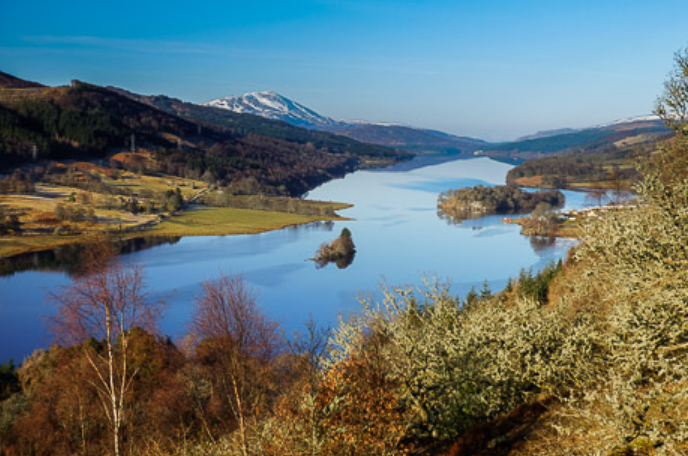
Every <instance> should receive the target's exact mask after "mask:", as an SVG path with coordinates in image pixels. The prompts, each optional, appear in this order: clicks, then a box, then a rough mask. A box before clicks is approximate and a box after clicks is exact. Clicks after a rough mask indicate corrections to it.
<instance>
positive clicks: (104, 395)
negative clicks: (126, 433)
mask: <svg viewBox="0 0 688 456" xmlns="http://www.w3.org/2000/svg"><path fill="white" fill-rule="evenodd" d="M110 254H111V252H110V251H109V248H108V247H107V246H106V245H105V244H100V245H98V246H96V247H95V248H94V249H93V250H92V252H91V254H90V255H89V260H88V265H87V270H86V273H85V274H84V275H82V276H81V277H80V278H77V279H76V280H75V281H74V283H73V284H72V285H71V286H68V287H64V288H62V290H61V291H60V292H59V293H57V294H52V295H51V300H52V302H53V303H54V304H56V305H57V314H56V316H55V317H54V319H53V321H52V325H51V326H52V331H53V333H54V334H55V338H56V341H57V342H58V343H60V344H66V345H73V344H79V343H83V342H85V341H86V340H88V339H89V338H93V339H95V340H96V341H97V342H98V343H100V344H101V345H102V349H99V348H97V347H94V345H97V344H88V343H83V345H82V346H83V349H84V356H85V358H86V360H87V361H88V365H89V366H90V367H91V368H92V370H93V372H94V373H95V377H94V380H91V381H90V384H91V386H92V387H93V388H94V389H95V390H96V392H97V394H98V397H99V398H100V401H101V405H102V407H103V411H104V412H105V415H106V416H107V419H108V422H109V424H110V428H111V430H112V438H113V450H114V454H115V455H116V456H119V454H120V440H121V431H122V428H123V426H124V424H125V423H126V419H125V408H126V405H127V398H128V396H129V393H130V392H131V389H132V386H133V383H134V381H135V378H136V374H137V371H138V367H135V366H131V365H130V362H129V351H130V346H129V343H130V331H131V330H132V329H133V328H135V327H140V328H143V329H146V330H153V329H154V324H155V321H156V319H157V317H158V315H159V313H160V310H161V306H162V303H152V302H149V301H148V300H147V299H146V293H145V290H144V286H143V272H142V269H141V268H140V267H137V266H128V265H122V264H121V263H119V262H114V261H113V260H112V259H111V257H110Z"/></svg>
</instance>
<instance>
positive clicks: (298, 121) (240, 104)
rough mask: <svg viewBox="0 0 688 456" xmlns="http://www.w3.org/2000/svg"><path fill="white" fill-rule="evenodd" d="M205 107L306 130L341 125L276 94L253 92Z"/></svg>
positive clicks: (213, 102) (209, 103) (206, 104)
mask: <svg viewBox="0 0 688 456" xmlns="http://www.w3.org/2000/svg"><path fill="white" fill-rule="evenodd" d="M203 105H204V106H213V107H216V108H223V109H228V110H230V111H234V112H238V113H244V114H253V115H256V116H261V117H266V118H268V119H275V120H282V121H284V122H287V123H290V124H292V125H296V126H299V127H306V128H324V127H330V126H336V125H338V124H339V122H337V121H336V120H334V119H331V118H329V117H325V116H321V115H320V114H318V113H317V112H315V111H313V110H311V109H308V108H307V107H305V106H303V105H302V104H300V103H297V102H295V101H292V100H290V99H289V98H286V97H283V96H282V95H280V94H278V93H275V92H252V93H247V94H245V95H240V96H235V97H225V98H218V99H217V100H212V101H209V102H207V103H203Z"/></svg>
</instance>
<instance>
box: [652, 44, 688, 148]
mask: <svg viewBox="0 0 688 456" xmlns="http://www.w3.org/2000/svg"><path fill="white" fill-rule="evenodd" d="M655 113H656V114H657V115H658V116H659V117H660V118H661V119H662V120H663V121H664V123H665V124H666V125H667V126H668V127H669V128H671V129H673V130H674V131H676V132H677V133H679V134H684V135H685V134H688V131H687V130H686V125H687V124H688V48H685V49H682V50H679V51H678V52H677V53H676V54H675V55H674V68H673V70H672V71H671V73H669V77H668V78H667V80H666V81H664V93H663V94H662V95H661V96H660V97H659V99H658V100H657V105H656V107H655Z"/></svg>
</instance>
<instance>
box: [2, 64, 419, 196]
mask: <svg viewBox="0 0 688 456" xmlns="http://www.w3.org/2000/svg"><path fill="white" fill-rule="evenodd" d="M3 81H6V82H7V81H9V82H7V84H8V86H7V87H4V88H0V159H1V160H0V169H5V170H8V169H11V168H12V167H15V166H18V165H21V164H23V163H30V162H35V161H38V160H43V159H51V160H54V159H66V158H78V159H94V158H104V157H106V156H108V155H109V154H111V153H114V152H121V151H125V150H147V151H150V152H151V153H152V154H153V156H154V157H155V159H156V160H155V162H154V163H153V164H149V168H148V169H146V170H145V171H147V172H164V173H168V174H175V175H179V176H183V177H188V178H195V179H199V178H201V177H204V179H205V180H206V181H208V182H217V183H218V184H220V185H227V184H228V183H230V182H232V183H237V182H242V181H244V182H247V184H246V185H249V184H250V182H251V181H254V182H255V183H257V185H258V186H259V187H262V188H263V190H268V191H270V189H271V191H272V192H275V193H278V192H286V193H289V194H293V195H297V194H301V193H303V192H305V191H306V190H308V189H311V188H313V187H315V186H317V185H318V184H321V183H323V182H325V181H327V180H329V179H331V178H332V177H336V176H341V175H343V174H344V173H346V172H349V171H352V170H353V169H355V168H356V167H358V166H360V165H361V163H362V162H363V161H364V160H369V159H372V160H380V159H384V160H388V161H392V162H393V161H395V160H398V159H402V158H405V157H406V154H404V153H399V152H395V151H394V150H392V149H388V148H384V147H380V146H369V145H364V144H361V143H358V142H356V141H353V140H350V139H347V138H342V137H337V136H335V135H330V134H326V133H320V134H319V136H318V135H316V134H311V133H310V132H307V131H305V130H300V129H298V128H294V127H289V126H286V127H285V131H283V132H282V131H281V130H280V129H281V128H283V126H282V125H271V126H270V128H267V129H264V128H263V126H262V125H263V124H262V123H260V122H259V123H258V126H254V127H252V128H249V126H251V125H253V124H252V119H248V120H246V119H244V118H241V116H237V118H241V120H240V124H241V125H243V127H240V128H218V127H217V126H216V125H209V124H200V123H198V122H197V121H194V120H187V119H182V118H180V117H178V116H176V115H172V114H169V113H166V112H163V111H161V110H159V109H157V108H155V107H152V106H150V105H148V104H144V103H141V102H138V101H136V100H134V99H132V98H131V97H125V96H123V95H121V94H119V93H116V92H113V91H111V90H108V89H105V88H102V87H98V86H94V85H91V84H86V83H82V82H78V81H74V82H73V83H72V85H71V86H69V87H56V88H49V87H40V86H39V87H36V86H34V85H31V83H27V85H21V84H17V83H16V78H12V77H10V76H9V75H7V76H6V77H4V79H3ZM27 87H28V88H27ZM244 117H252V116H244ZM261 121H262V120H261ZM277 124H278V123H277ZM251 185H253V186H254V187H255V185H254V184H250V185H249V186H251Z"/></svg>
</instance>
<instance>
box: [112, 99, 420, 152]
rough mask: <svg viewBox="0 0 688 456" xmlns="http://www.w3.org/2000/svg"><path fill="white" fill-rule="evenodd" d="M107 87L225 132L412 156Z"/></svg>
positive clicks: (276, 122)
mask: <svg viewBox="0 0 688 456" xmlns="http://www.w3.org/2000/svg"><path fill="white" fill-rule="evenodd" d="M108 89H110V90H112V91H115V92H117V93H119V94H121V95H124V96H127V97H129V98H132V99H134V100H136V101H139V102H141V103H145V104H147V105H149V106H153V107H155V108H158V109H161V110H163V111H165V112H167V113H170V114H174V115H177V116H179V117H182V118H185V119H189V120H192V121H194V122H199V123H201V124H203V125H207V126H210V127H212V128H218V129H220V130H222V131H227V132H232V133H234V134H236V135H239V136H247V135H261V136H269V137H271V138H276V139H280V140H284V141H288V142H293V143H296V144H302V145H304V144H309V143H310V145H311V146H309V147H315V148H316V149H326V150H328V151H329V152H331V153H350V154H352V155H356V156H359V157H361V158H369V159H375V158H378V159H380V158H387V159H405V158H408V157H409V155H408V154H407V153H404V152H402V151H397V150H394V149H392V148H389V147H380V146H376V145H371V144H364V143H362V142H359V141H356V140H352V139H351V138H348V137H344V136H340V135H336V134H333V133H329V132H324V131H318V130H307V129H305V128H301V127H297V126H294V125H292V124H290V123H287V122H283V121H279V120H273V119H268V118H264V117H261V116H257V115H253V114H248V113H236V112H233V111H231V110H227V109H223V108H218V107H214V106H206V105H198V104H194V103H188V102H185V101H181V100H178V99H176V98H171V97H167V96H164V95H154V96H145V95H138V94H134V93H131V92H127V91H126V90H123V89H118V88H115V87H108Z"/></svg>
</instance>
